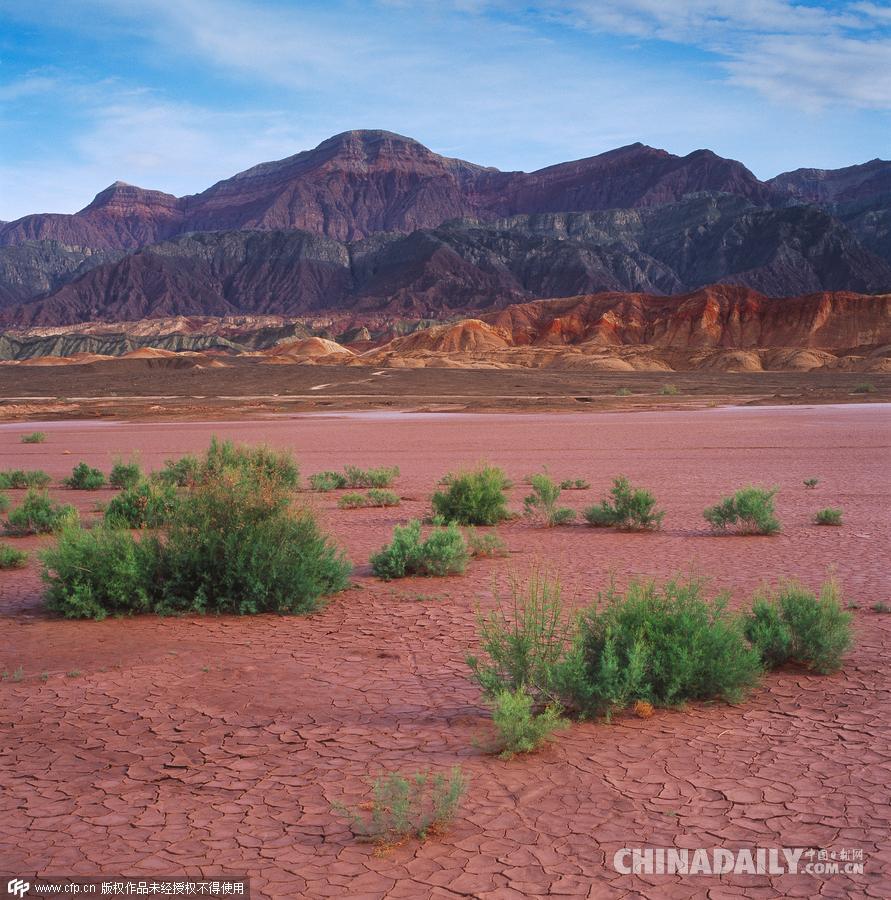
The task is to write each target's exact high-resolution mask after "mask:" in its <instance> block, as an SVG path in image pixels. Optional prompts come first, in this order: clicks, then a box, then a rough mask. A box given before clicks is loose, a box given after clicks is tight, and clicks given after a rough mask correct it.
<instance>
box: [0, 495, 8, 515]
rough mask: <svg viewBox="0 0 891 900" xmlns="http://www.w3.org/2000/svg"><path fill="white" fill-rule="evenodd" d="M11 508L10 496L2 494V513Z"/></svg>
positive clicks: (0, 502) (0, 501)
mask: <svg viewBox="0 0 891 900" xmlns="http://www.w3.org/2000/svg"><path fill="white" fill-rule="evenodd" d="M8 509H9V497H7V496H6V494H0V513H5V512H6V510H8Z"/></svg>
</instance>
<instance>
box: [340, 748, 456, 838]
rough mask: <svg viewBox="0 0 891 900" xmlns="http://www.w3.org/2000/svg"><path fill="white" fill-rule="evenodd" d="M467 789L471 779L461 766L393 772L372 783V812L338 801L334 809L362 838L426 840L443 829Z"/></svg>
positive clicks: (355, 833) (452, 816) (354, 832)
mask: <svg viewBox="0 0 891 900" xmlns="http://www.w3.org/2000/svg"><path fill="white" fill-rule="evenodd" d="M466 791H467V779H466V778H465V777H464V774H463V772H462V771H461V768H460V766H455V767H454V768H453V769H452V771H451V772H450V773H449V774H448V775H443V774H436V775H432V776H431V775H430V773H429V772H417V773H415V774H414V775H402V774H400V773H399V772H390V773H389V774H386V775H382V776H380V777H379V778H376V779H375V780H374V782H373V783H372V799H371V802H370V804H367V806H369V807H370V810H369V812H368V815H363V811H362V809H361V808H360V809H350V808H348V807H345V806H340V805H335V807H334V809H335V811H336V812H338V813H340V814H341V815H343V816H346V818H347V819H349V821H350V827H351V829H352V831H353V834H354V835H356V837H358V838H359V839H360V840H365V841H373V842H374V843H376V844H382V845H388V844H397V843H400V842H401V841H404V840H406V839H407V838H411V837H415V838H419V839H420V840H424V839H426V838H427V837H428V836H429V835H430V834H431V833H434V832H438V831H442V830H443V829H444V828H445V827H446V826H447V825H448V824H449V822H451V821H452V819H453V818H454V817H455V813H456V812H457V811H458V807H459V806H460V803H461V798H462V797H463V796H464V794H465V792H466ZM365 805H366V804H363V806H365Z"/></svg>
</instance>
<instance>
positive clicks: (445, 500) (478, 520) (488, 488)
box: [433, 466, 509, 525]
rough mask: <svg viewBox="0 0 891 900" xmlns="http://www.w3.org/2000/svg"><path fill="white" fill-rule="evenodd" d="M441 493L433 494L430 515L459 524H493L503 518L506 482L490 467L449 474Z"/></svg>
mask: <svg viewBox="0 0 891 900" xmlns="http://www.w3.org/2000/svg"><path fill="white" fill-rule="evenodd" d="M448 479H449V480H448V482H447V484H446V485H445V490H443V491H437V492H436V493H435V494H434V495H433V512H434V514H435V515H438V516H442V518H443V519H444V520H445V521H447V522H457V523H458V524H459V525H497V524H498V523H499V522H501V521H503V520H504V519H507V518H508V517H509V513H508V511H507V498H506V497H505V495H504V491H505V489H506V488H507V487H508V480H507V478H506V476H505V474H504V472H503V471H502V470H501V469H499V468H496V467H494V466H482V467H481V468H479V469H476V470H474V471H469V472H459V473H456V474H450V475H449V476H448Z"/></svg>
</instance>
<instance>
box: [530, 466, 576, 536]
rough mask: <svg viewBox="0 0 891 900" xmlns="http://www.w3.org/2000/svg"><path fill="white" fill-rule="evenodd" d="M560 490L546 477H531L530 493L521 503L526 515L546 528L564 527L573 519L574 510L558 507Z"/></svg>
mask: <svg viewBox="0 0 891 900" xmlns="http://www.w3.org/2000/svg"><path fill="white" fill-rule="evenodd" d="M559 499H560V488H559V487H558V486H557V483H556V482H555V481H554V480H553V479H552V478H550V477H549V476H547V475H533V476H532V493H531V494H529V496H528V497H526V499H525V500H524V501H523V505H524V507H525V510H526V515H527V516H529V517H530V518H533V519H536V520H538V521H540V522H542V523H543V524H544V525H545V526H547V527H548V528H553V527H554V526H556V525H565V524H566V523H567V522H571V521H572V520H573V519H574V518H575V510H572V509H569V508H567V507H565V506H558V505H557V501H558V500H559Z"/></svg>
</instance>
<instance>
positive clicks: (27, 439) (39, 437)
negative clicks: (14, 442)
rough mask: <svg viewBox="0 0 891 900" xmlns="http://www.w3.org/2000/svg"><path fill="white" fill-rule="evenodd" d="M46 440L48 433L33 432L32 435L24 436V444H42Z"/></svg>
mask: <svg viewBox="0 0 891 900" xmlns="http://www.w3.org/2000/svg"><path fill="white" fill-rule="evenodd" d="M45 440H46V432H44V431H32V432H31V433H30V434H23V435H22V443H23V444H42V443H43V442H44V441H45Z"/></svg>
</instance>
